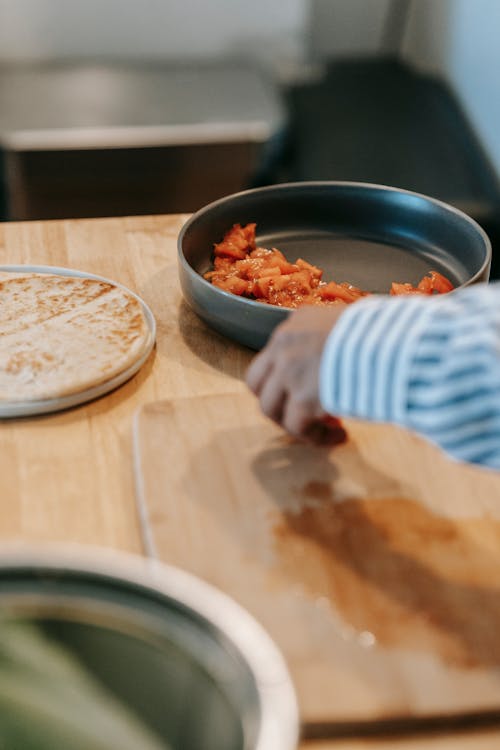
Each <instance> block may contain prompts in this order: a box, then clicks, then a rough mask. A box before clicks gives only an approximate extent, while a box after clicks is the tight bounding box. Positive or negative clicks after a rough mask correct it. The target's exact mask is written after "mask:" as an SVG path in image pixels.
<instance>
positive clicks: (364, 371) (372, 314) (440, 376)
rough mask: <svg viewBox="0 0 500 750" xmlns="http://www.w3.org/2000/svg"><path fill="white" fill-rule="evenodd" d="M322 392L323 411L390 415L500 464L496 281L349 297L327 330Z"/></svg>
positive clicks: (453, 451) (470, 457)
mask: <svg viewBox="0 0 500 750" xmlns="http://www.w3.org/2000/svg"><path fill="white" fill-rule="evenodd" d="M320 395H321V402H322V405H323V407H324V408H325V409H326V410H327V411H328V412H329V413H331V414H336V415H338V416H353V417H359V418H362V419H369V420H375V421H382V422H395V423H398V424H401V425H404V426H406V427H409V428H411V429H414V430H417V431H418V432H420V433H422V434H423V435H425V436H426V437H427V438H429V439H430V440H432V441H434V442H436V443H437V444H439V445H440V446H441V447H442V448H444V449H445V450H446V451H447V452H448V453H449V454H450V455H452V456H453V457H455V458H457V459H459V460H463V461H471V462H475V463H479V464H483V465H485V466H491V467H495V468H500V284H498V283H495V284H490V285H484V284H481V285H475V286H474V287H470V288H467V289H463V290H457V291H456V292H453V293H452V294H449V295H443V296H439V297H433V298H428V297H420V296H412V297H393V298H388V297H378V296H377V297H375V296H373V297H370V298H368V299H366V300H363V301H361V302H357V303H355V304H353V305H351V306H350V307H349V308H347V309H346V311H345V312H344V313H343V314H342V316H341V318H340V320H339V322H338V323H337V325H336V326H335V328H334V329H333V331H332V333H331V334H330V336H329V338H328V341H327V344H326V347H325V350H324V353H323V358H322V362H321V370H320Z"/></svg>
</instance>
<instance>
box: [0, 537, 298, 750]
mask: <svg viewBox="0 0 500 750" xmlns="http://www.w3.org/2000/svg"><path fill="white" fill-rule="evenodd" d="M19 568H21V569H26V568H28V569H29V568H31V569H35V570H36V569H46V570H54V571H58V570H60V571H62V572H64V573H70V574H71V573H72V572H75V573H82V572H83V573H86V574H90V575H95V576H96V577H102V578H103V579H106V580H107V581H109V582H110V583H112V582H113V580H116V581H117V582H122V583H123V582H126V583H130V584H133V585H137V586H140V587H141V588H143V589H146V590H149V591H151V592H152V593H155V594H160V595H162V596H165V597H167V598H169V599H173V600H175V601H176V602H178V603H180V604H182V605H183V606H184V607H185V608H186V610H188V611H192V612H193V614H195V615H196V616H197V617H200V616H201V618H203V619H205V620H206V621H207V622H208V623H209V624H210V625H211V626H212V627H214V628H215V629H216V630H219V631H220V632H221V633H222V634H223V635H224V637H225V638H227V639H228V641H230V642H231V643H232V644H233V646H234V647H235V649H236V650H237V652H238V653H239V654H240V656H241V657H242V659H243V661H244V662H245V663H246V664H247V666H248V668H249V670H250V672H251V674H252V676H253V678H254V680H255V688H256V692H257V696H258V702H259V719H260V721H259V726H258V730H257V736H256V740H255V744H254V745H253V746H252V747H250V746H249V747H248V750H295V749H296V748H297V746H298V741H299V710H298V704H297V698H296V693H295V689H294V686H293V683H292V680H291V677H290V673H289V671H288V668H287V665H286V663H285V660H284V658H283V655H282V654H281V651H280V650H279V648H278V646H277V645H276V644H275V642H274V641H273V640H272V638H271V636H270V635H269V634H268V632H267V631H266V630H265V629H264V627H263V626H262V625H260V623H259V622H258V621H257V620H256V619H255V618H254V617H253V615H251V614H250V613H249V612H248V611H247V610H246V609H245V608H244V607H242V606H241V605H240V604H238V603H237V602H236V601H235V600H234V599H232V598H231V597H230V596H229V595H227V594H225V593H224V592H223V591H221V590H220V589H218V588H216V587H215V586H213V585H211V584H209V583H207V582H205V581H203V580H202V579H200V578H198V577H197V576H195V575H193V574H191V573H188V572H187V571H185V570H182V569H181V568H177V567H175V566H173V565H168V564H166V563H163V562H160V561H159V560H156V559H152V558H147V557H141V556H140V555H138V554H134V553H130V552H123V551H116V550H114V549H111V548H108V547H99V546H95V545H86V544H85V545H84V544H78V543H64V542H57V543H52V542H51V543H43V542H42V543H35V544H30V543H25V542H5V543H3V544H2V548H1V549H0V571H2V572H8V571H9V570H15V569H19ZM0 601H1V592H0ZM228 622H229V623H231V627H230V628H228V625H227V624H228ZM245 750H247V745H245Z"/></svg>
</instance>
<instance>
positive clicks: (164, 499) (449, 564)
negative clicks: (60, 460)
mask: <svg viewBox="0 0 500 750" xmlns="http://www.w3.org/2000/svg"><path fill="white" fill-rule="evenodd" d="M348 432H349V435H350V439H349V441H348V442H347V443H346V444H345V445H341V446H337V447H336V448H334V449H333V450H332V449H324V448H315V447H311V446H306V445H303V444H298V443H294V442H292V441H291V440H289V439H288V438H287V437H285V436H284V435H283V433H282V431H281V430H280V429H279V428H278V427H276V426H275V425H274V424H273V423H271V422H269V421H268V420H265V419H264V418H263V417H262V416H261V414H260V413H259V411H258V407H257V404H256V401H255V400H254V399H253V397H252V396H251V395H250V394H232V395H231V394H226V395H220V396H207V397H204V398H190V399H184V400H182V399H176V400H173V401H163V402H160V403H156V404H155V403H153V404H150V405H147V406H145V407H143V408H142V409H141V411H140V413H139V414H138V417H137V421H136V453H137V473H138V490H139V500H140V503H141V505H142V517H143V523H144V525H145V532H146V538H147V540H148V549H149V552H150V553H151V554H152V555H154V556H156V557H159V558H160V559H162V560H164V561H166V562H169V563H172V564H175V565H179V566H181V567H183V568H187V569H189V570H190V571H191V572H193V573H195V574H196V575H198V576H200V577H202V578H205V579H206V580H208V581H210V582H211V583H212V584H215V585H217V586H219V587H220V588H222V589H223V590H224V591H226V592H227V593H229V594H230V595H231V596H233V597H234V598H236V599H237V600H239V601H240V603H242V604H243V605H244V606H245V607H247V608H248V609H249V610H250V611H251V612H252V613H253V614H254V615H255V616H256V617H257V618H258V619H259V620H260V621H261V622H262V623H263V625H264V626H265V627H266V628H267V630H268V631H269V632H270V633H271V635H272V637H273V638H274V639H275V641H276V642H277V643H278V644H279V646H280V647H281V648H282V650H283V652H284V654H285V656H286V658H287V660H288V663H289V667H290V669H291V673H292V677H293V679H294V682H295V685H296V687H297V690H298V695H299V703H300V706H301V712H302V718H303V720H304V721H305V722H321V721H330V722H332V721H333V722H335V721H338V722H353V721H354V722H355V721H358V720H370V721H372V720H377V719H387V718H388V717H397V716H408V717H412V716H413V717H415V716H417V717H418V716H420V717H421V716H426V715H429V714H430V715H435V714H440V713H442V714H448V713H454V712H463V711H477V710H482V709H492V710H494V709H496V708H497V707H498V706H499V705H500V671H499V666H500V639H499V638H498V633H499V631H500V580H498V579H497V577H496V576H495V575H494V571H496V570H498V569H499V567H500V475H499V474H497V473H494V472H487V471H481V470H479V469H475V468H472V467H470V466H469V467H467V466H462V465H458V464H456V463H452V462H451V461H449V460H448V459H447V458H446V457H445V456H444V455H443V454H442V453H441V452H440V451H439V450H438V449H436V448H435V447H434V446H432V445H430V444H428V443H426V442H424V441H423V440H421V439H419V438H417V437H416V436H414V435H412V434H410V433H409V432H406V431H403V430H400V429H397V428H395V427H389V426H383V425H368V424H365V423H362V422H357V423H356V422H349V423H348Z"/></svg>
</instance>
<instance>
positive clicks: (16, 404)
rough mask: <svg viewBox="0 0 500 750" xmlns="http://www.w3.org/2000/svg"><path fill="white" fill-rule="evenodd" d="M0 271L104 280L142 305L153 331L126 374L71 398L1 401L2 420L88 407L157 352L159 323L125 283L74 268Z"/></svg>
mask: <svg viewBox="0 0 500 750" xmlns="http://www.w3.org/2000/svg"><path fill="white" fill-rule="evenodd" d="M0 272H7V273H50V274H55V275H57V276H72V277H76V278H85V279H95V280H96V281H104V282H106V283H107V284H113V285H114V286H117V287H120V288H121V289H124V290H125V291H126V292H128V294H131V295H132V297H135V299H136V300H137V301H138V302H139V303H140V305H141V307H142V310H143V312H144V316H145V318H146V323H147V326H148V328H149V339H148V342H147V345H146V349H145V350H144V351H143V353H142V354H141V356H140V357H139V358H138V359H137V360H136V361H135V362H134V363H133V364H132V365H131V366H130V367H127V369H126V370H123V372H120V373H118V375H115V376H114V377H113V378H111V380H106V381H105V382H104V383H99V385H96V386H94V387H92V388H87V389H86V390H83V391H78V392H76V393H70V394H68V395H67V396H62V397H61V398H47V399H41V400H38V401H10V402H8V403H2V402H1V401H0V419H10V418H12V417H30V416H34V415H36V414H48V413H50V412H54V411H62V410H63V409H69V408H70V407H72V406H77V405H78V404H84V403H85V402H87V401H92V400H93V399H94V398H98V397H99V396H103V395H104V394H105V393H109V392H110V391H112V390H114V389H115V388H117V387H118V386H119V385H122V383H125V381H126V380H129V378H131V377H132V375H135V373H136V372H137V371H138V370H139V369H140V368H141V367H142V365H143V364H144V362H145V361H146V360H147V358H148V357H149V355H150V354H151V351H152V349H153V346H154V343H155V339H156V321H155V319H154V316H153V313H152V312H151V310H150V309H149V307H148V306H147V305H146V303H145V302H144V301H143V300H142V299H141V298H140V297H139V296H138V295H137V294H134V292H131V291H130V289H127V287H126V286H124V285H123V284H119V283H118V282H116V281H111V280H110V279H106V278H104V277H103V276H96V275H95V274H93V273H86V272H85V271H74V270H73V269H70V268H59V267H58V266H28V265H24V266H10V265H9V266H1V265H0Z"/></svg>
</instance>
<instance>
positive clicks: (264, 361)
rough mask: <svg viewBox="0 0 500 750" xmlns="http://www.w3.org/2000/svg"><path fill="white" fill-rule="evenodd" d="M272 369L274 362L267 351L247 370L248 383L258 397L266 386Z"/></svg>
mask: <svg viewBox="0 0 500 750" xmlns="http://www.w3.org/2000/svg"><path fill="white" fill-rule="evenodd" d="M272 369H273V362H272V359H271V357H270V356H269V353H268V351H267V350H264V351H263V352H261V353H260V354H258V355H257V356H256V357H254V359H253V360H252V363H251V364H250V367H249V368H248V370H247V374H246V383H247V385H248V387H249V388H250V390H251V391H252V392H253V393H255V395H256V396H259V395H260V392H261V390H262V388H263V386H264V384H265V383H266V382H267V380H268V378H269V376H270V375H271V371H272Z"/></svg>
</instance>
